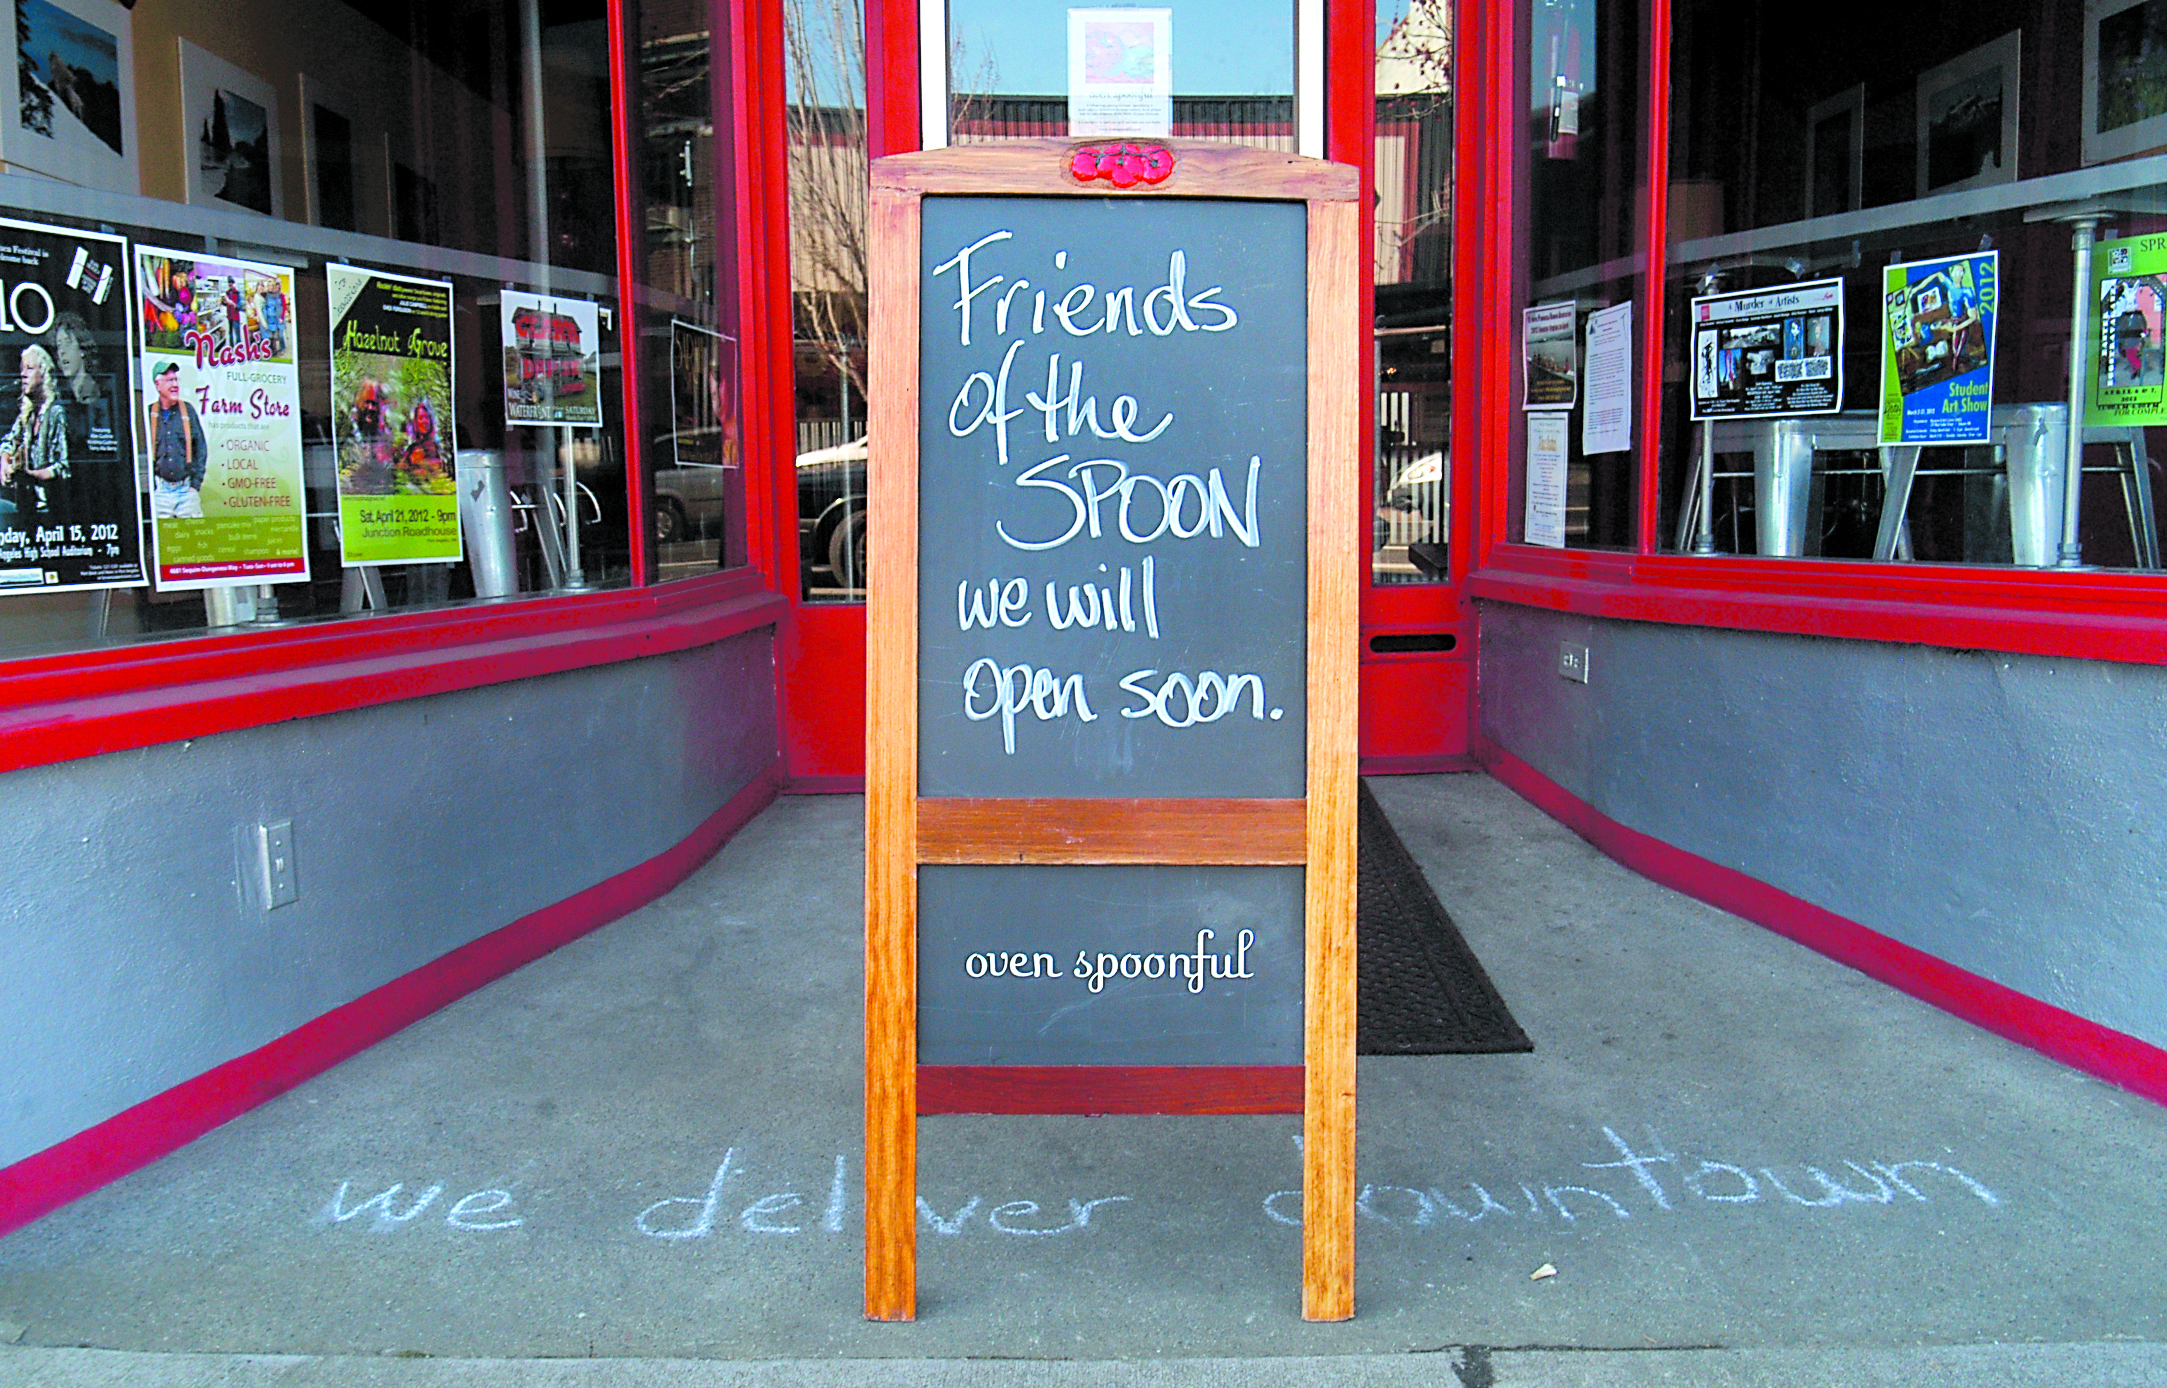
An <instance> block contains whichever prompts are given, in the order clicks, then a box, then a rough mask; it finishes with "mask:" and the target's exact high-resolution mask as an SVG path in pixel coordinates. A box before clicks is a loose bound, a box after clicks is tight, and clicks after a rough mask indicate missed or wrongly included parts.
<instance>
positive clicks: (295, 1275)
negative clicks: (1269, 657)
mask: <svg viewBox="0 0 2167 1388" xmlns="http://www.w3.org/2000/svg"><path fill="white" fill-rule="evenodd" d="M1374 785H1375V789H1376V791H1377V794H1378V798H1379V800H1380V801H1381V802H1382V803H1383V805H1384V807H1385V809H1386V810H1387V812H1388V813H1390V814H1391V815H1392V817H1393V819H1394V822H1395V823H1396V824H1397V825H1398V826H1399V828H1400V831H1401V833H1402V835H1403V837H1404V838H1405V839H1406V841H1407V844H1408V847H1409V848H1410V850H1411V851H1412V852H1413V853H1414V854H1415V856H1416V857H1417V859H1418V860H1420V861H1421V862H1422V863H1423V865H1424V867H1425V869H1426V870H1427V871H1428V872H1429V873H1430V876H1431V880H1432V881H1433V882H1434V883H1435V885H1436V886H1437V889H1438V892H1439V895H1440V896H1441V897H1442V898H1443V899H1444V901H1445V903H1446V905H1447V906H1448V907H1449V908H1450V909H1451V910H1452V912H1453V914H1454V916H1455V918H1456V919H1457V920H1458V921H1459V923H1460V925H1461V928H1462V929H1463V931H1464V932H1465V934H1466V936H1467V938H1468V942H1469V943H1470V944H1471V945H1472V946H1473V947H1474V949H1475V951H1476V952H1477V954H1479V955H1480V956H1481V958H1482V960H1483V962H1484V964H1485V966H1486V967H1487V968H1488V969H1489V970H1490V973H1491V975H1492V977H1493V978H1494V979H1495V980H1496V982H1497V984H1498V986H1499V988H1500V989H1501V991H1502V992H1503V993H1504V995H1505V998H1506V1000H1507V1002H1508V1003H1509V1004H1510V1005H1511V1006H1512V1008H1513V1010H1514V1013H1515V1015H1517V1016H1518V1018H1519V1020H1520V1022H1521V1023H1522V1025H1523V1026H1525V1027H1526V1029H1527V1031H1528V1033H1529V1035H1530V1036H1532V1037H1533V1038H1534V1041H1535V1046H1536V1049H1535V1052H1534V1054H1532V1055H1512V1056H1471V1057H1437V1058H1392V1059H1369V1060H1364V1061H1363V1063H1362V1072H1361V1083H1362V1099H1361V1124H1362V1148H1361V1162H1360V1169H1361V1175H1362V1180H1363V1182H1364V1195H1363V1200H1362V1205H1361V1213H1362V1215H1363V1218H1362V1221H1361V1225H1360V1245H1359V1274H1358V1279H1359V1280H1358V1307H1359V1314H1358V1316H1357V1318H1356V1319H1355V1320H1354V1321H1353V1322H1351V1323H1349V1324H1345V1325H1336V1326H1315V1325H1307V1324H1305V1323H1303V1322H1302V1321H1301V1319H1300V1318H1299V1315H1298V1311H1297V1296H1296V1292H1297V1280H1298V1275H1299V1247H1298V1239H1297V1235H1296V1229H1295V1225H1294V1221H1295V1220H1296V1219H1297V1218H1298V1216H1299V1205H1298V1199H1297V1197H1296V1196H1294V1195H1293V1194H1292V1190H1293V1188H1294V1187H1295V1186H1296V1185H1297V1184H1298V1181H1299V1168H1298V1152H1297V1150H1296V1147H1295V1138H1296V1136H1297V1133H1298V1122H1297V1120H1294V1119H1291V1118H1217V1119H1195V1118H1192V1119H1167V1118H1162V1119H1146V1118H1124V1119H1066V1118H1037V1119H1027V1118H939V1119H928V1120H926V1121H925V1122H924V1123H923V1124H922V1125H921V1136H920V1191H921V1195H922V1197H923V1204H922V1207H921V1223H920V1259H921V1270H920V1288H921V1293H920V1319H919V1320H918V1321H917V1322H916V1323H914V1324H911V1325H904V1326H882V1325H869V1324H867V1323H866V1322H864V1321H863V1320H862V1319H860V1318H859V1315H858V1305H859V1283H858V1279H859V1258H860V1243H859V1237H858V1198H857V1192H856V1184H857V1181H858V1179H859V1173H858V1170H857V1156H856V1153H857V1152H858V1150H859V1145H860V1129H859V1117H858V1112H859V1096H858V1083H859V1070H858V1066H859V1040H858V1037H859V1032H858V1003H859V987H860V982H859V971H858V957H859V931H860V921H859V915H858V912H859V874H860V862H861V847H860V845H861V834H860V828H859V820H860V816H861V815H862V802H860V801H858V800H856V799H788V800H785V801H782V802H780V803H779V804H777V805H776V806H775V807H774V808H772V809H771V810H769V811H768V812H767V813H766V814H764V815H763V816H761V817H760V818H759V819H758V820H757V821H756V822H755V823H754V824H753V825H752V826H750V827H749V828H748V829H747V830H746V831H745V832H744V833H743V834H741V835H740V836H739V837H738V838H737V839H736V840H735V841H733V842H732V843H731V844H730V845H728V846H727V847H726V848H725V849H724V850H723V851H722V852H721V853H720V854H718V855H717V856H716V858H715V859H714V860H713V861H712V862H710V863H709V864H708V865H707V866H706V867H704V868H702V869H701V871H700V872H699V873H698V874H696V875H695V876H694V877H693V878H692V879H691V880H690V881H689V882H687V883H686V884H685V885H684V886H682V887H680V888H679V889H678V890H677V891H676V892H673V893H672V894H671V895H670V896H669V897H667V898H665V899H664V900H662V901H659V902H656V903H655V904H653V905H652V906H649V907H647V908H645V909H644V910H641V911H638V912H635V913H634V914H632V915H630V916H628V917H626V918H625V919H623V920H621V921H618V922H616V923H615V924H613V925H611V926H609V927H607V928H605V929H603V930H600V931H597V932H595V933H594V934H593V935H590V936H588V937H586V938H585V939H582V940H580V941H577V942H575V943H574V944H572V945H570V946H568V947H566V948H565V949H563V950H560V951H558V952H557V953H556V954H554V955H552V956H550V957H549V958H547V959H545V960H542V961H540V962H538V963H536V964H534V965H532V966H530V967H528V968H526V969H523V970H521V971H520V972H519V973H517V974H515V975H513V976H512V977H510V978H507V979H504V980H502V981H500V982H499V983H497V984H495V985H493V986H491V987H490V988H487V989H485V990H483V991H482V992H480V993H477V994H475V995H474V996H472V997H469V998H467V999H464V1000H462V1001H461V1002H459V1003H458V1004H455V1005H454V1006H452V1007H449V1008H447V1009H445V1010H444V1011H443V1012H441V1013H439V1014H437V1015H436V1016H434V1017H432V1018H429V1019H427V1020H426V1021H424V1022H422V1023H420V1024H418V1025H416V1026H414V1027H412V1028H410V1029H408V1030H407V1031H406V1032H404V1033H402V1034H401V1035H399V1036H397V1037H395V1038H393V1039H392V1040H390V1041H388V1042H386V1043H384V1044H383V1045H381V1046H378V1047H376V1048H375V1049H374V1050H371V1051H370V1052H368V1053H367V1054H365V1055H362V1056H359V1057H357V1058H355V1059H354V1060H352V1061H350V1062H348V1063H347V1064H345V1065H343V1066H341V1067H339V1068H338V1069H337V1070H335V1071H333V1072H331V1073H330V1074H327V1075H324V1076H322V1077H320V1078H319V1079H317V1080H315V1081H313V1082H312V1083H310V1084H308V1085H305V1086H303V1087H301V1088H300V1089H297V1090H295V1091H294V1092H293V1093H291V1094H288V1095H286V1096H285V1097H283V1098H281V1099H279V1100H277V1101H276V1102H274V1103H271V1104H268V1105H266V1106H264V1107H263V1108H261V1109H258V1110H257V1111H255V1112H253V1113H251V1114H248V1115H246V1116H245V1117H243V1118H241V1119H238V1120H236V1121H235V1122H233V1123H230V1124H228V1125H226V1126H225V1127H224V1128H221V1129H220V1130H218V1131H217V1132H215V1133H212V1134H210V1135H209V1136H207V1137H205V1138H203V1139H202V1140H200V1141H198V1142H196V1143H194V1144H193V1145H191V1146H190V1147H188V1148H187V1149H186V1150H184V1151H182V1152H179V1153H176V1154H175V1155H174V1156H172V1157H170V1158H168V1159H166V1160H165V1161H162V1162H160V1163H158V1164H156V1165H155V1166H153V1167H151V1168H149V1169H147V1170H144V1171H142V1172H139V1173H137V1174H136V1175H134V1176H131V1177H129V1178H128V1179H126V1180H123V1181H121V1182H118V1183H116V1184H115V1185H113V1186H111V1187H108V1188H107V1189H105V1190H103V1191H100V1192H98V1193H97V1194H95V1195H92V1196H90V1197H88V1198H86V1199H84V1200H82V1201H79V1202H77V1203H76V1204H74V1205H72V1206H70V1207H69V1208H67V1209H65V1210H62V1211H60V1212H58V1213H56V1214H54V1215H52V1216H50V1217H48V1218H46V1219H44V1220H42V1221H40V1222H39V1223H37V1224H35V1225H32V1226H31V1227H29V1228H27V1229H24V1230H21V1231H19V1232H17V1233H16V1234H14V1235H11V1236H9V1237H8V1238H6V1239H0V1341H5V1340H7V1339H8V1338H10V1334H11V1331H19V1332H20V1333H19V1336H18V1337H17V1338H19V1341H20V1343H19V1345H17V1346H16V1347H13V1348H9V1347H7V1346H6V1345H4V1344H0V1384H14V1383H30V1382H34V1383H48V1382H49V1383H54V1384H69V1385H75V1384H92V1383H100V1384H102V1383H108V1382H110V1383H130V1384H133V1383H147V1384H176V1385H178V1384H190V1385H193V1384H197V1383H227V1382H231V1383H237V1384H256V1383H264V1384H270V1383H277V1384H282V1385H283V1384H310V1385H313V1384H318V1383H325V1384H328V1383H333V1382H336V1383H341V1384H346V1383H355V1384H377V1383H382V1384H386V1385H391V1384H399V1385H405V1384H413V1385H436V1384H453V1383H457V1384H462V1385H466V1384H472V1385H495V1384H499V1383H504V1384H511V1383H519V1384H558V1383H563V1384H574V1383H577V1384H587V1383H600V1382H609V1383H620V1382H621V1383H633V1384H642V1383H650V1382H652V1383H655V1384H708V1383H725V1382H727V1383H754V1384H763V1385H765V1384H773V1385H797V1384H806V1385H814V1384H829V1383H844V1382H847V1383H849V1384H851V1385H853V1388H884V1386H885V1385H888V1384H898V1385H900V1384H940V1385H946V1384H957V1385H964V1384H979V1383H988V1384H991V1383H1003V1384H1007V1383H1016V1384H1046V1385H1065V1384H1067V1383H1070V1382H1081V1381H1084V1376H1085V1375H1089V1381H1091V1382H1095V1383H1096V1382H1110V1383H1119V1384H1135V1385H1137V1388H1158V1385H1161V1384H1166V1385H1173V1384H1190V1383H1196V1384H1248V1383H1252V1382H1256V1383H1261V1382H1265V1381H1270V1382H1274V1383H1307V1382H1320V1383H1321V1382H1346V1381H1361V1382H1379V1383H1390V1384H1396V1383H1400V1382H1403V1381H1404V1382H1407V1383H1415V1382H1418V1381H1419V1382H1422V1383H1425V1384H1427V1383H1440V1382H1441V1383H1444V1384H1446V1385H1448V1388H1449V1386H1450V1385H1452V1384H1454V1382H1455V1380H1457V1382H1458V1383H1459V1384H1462V1385H1466V1388H1475V1385H1478V1384H1489V1385H1514V1384H1537V1383H1544V1384H1548V1383H1556V1384H1568V1385H1577V1384H1582V1383H1586V1384H1596V1383H1621V1384H1640V1383H1651V1384H1652V1383H1677V1384H1732V1383H1782V1384H1792V1383H1799V1384H1818V1383H1829V1384H1836V1383H1842V1384H1860V1383H1867V1384H1879V1383H1890V1384H1896V1383H1902V1384H1907V1385H1908V1384H1939V1383H1943V1382H1946V1383H1949V1384H1952V1385H1953V1384H1957V1383H1964V1384H1967V1385H1970V1384H1997V1383H2012V1384H2014V1383H2034V1382H2037V1383H2056V1384H2066V1383H2086V1384H2090V1383H2115V1384H2120V1383H2148V1384H2149V1383H2167V1352H2163V1348H2162V1347H2163V1345H2167V1237H2163V1235H2167V1181H2163V1178H2162V1176H2161V1174H2160V1173H2161V1167H2162V1161H2161V1158H2162V1155H2163V1154H2167V1111H2163V1110H2162V1109H2160V1108H2158V1107H2156V1106H2154V1105H2152V1104H2149V1103H2147V1102H2145V1101H2143V1100H2141V1099H2137V1098H2135V1097H2133V1096H2130V1095H2128V1094H2126V1093H2123V1092H2121V1091H2119V1090H2116V1089H2113V1088H2111V1087H2108V1086H2105V1085H2102V1084H2099V1083H2096V1082H2094V1081H2092V1080H2089V1079H2087V1078H2085V1077H2083V1076H2080V1075H2078V1074H2075V1073H2074V1072H2071V1071H2069V1070H2066V1069H2063V1068H2062V1067H2060V1066H2057V1065H2055V1064H2053V1063H2052V1062H2049V1061H2046V1060H2044V1059H2041V1058H2040V1057H2038V1056H2036V1055H2034V1054H2032V1053H2030V1052H2028V1051H2024V1050H2021V1049H2019V1048H2017V1047H2014V1046H2011V1045H2009V1044H2007V1043H2005V1042H2002V1041H2000V1040H1999V1039H1997V1038H1995V1037H1993V1036H1990V1035H1987V1034H1986V1033H1983V1032H1980V1031H1978V1030H1976V1029H1974V1028H1971V1027H1969V1026H1967V1025H1965V1024H1963V1023H1961V1022H1958V1021H1955V1020H1953V1019H1951V1018H1949V1017H1947V1016H1945V1015H1944V1014H1941V1013H1939V1012H1936V1011H1934V1010H1933V1009H1931V1008H1928V1007H1925V1006H1924V1005H1922V1004H1919V1003H1916V1002H1913V1001H1912V1000H1910V999H1908V998H1906V997H1903V996H1901V995H1899V994H1897V993H1894V992H1892V991H1890V990H1889V989H1887V988H1884V987H1882V986H1881V985H1879V984H1876V983H1874V982H1872V981H1870V980H1868V979H1866V978H1864V977H1862V976H1860V975H1858V974H1855V973H1852V972H1850V971H1849V970H1847V969H1844V968H1841V967H1840V966H1837V965H1835V964H1832V963H1830V962H1828V961H1827V960H1824V959H1822V958H1820V957H1819V956H1817V955H1814V954H1811V953H1809V952H1807V951H1805V950H1803V949H1800V948H1798V947H1797V946H1794V945H1792V944H1790V943H1789V942H1787V941H1784V940H1782V939H1780V938H1778V937H1776V936H1774V935H1771V934H1769V933H1768V932H1766V931H1763V930H1761V929H1759V928H1757V927H1755V926H1752V925H1749V924H1746V923H1744V922H1742V921H1739V920H1737V919H1735V918H1733V917H1729V916H1726V915H1723V914H1722V913H1720V912H1717V911H1713V910H1711V909H1708V908H1706V907H1703V906H1700V905H1698V904H1697V903H1694V902H1691V901H1688V900H1686V899H1684V898H1681V897H1679V896H1677V895H1675V894H1673V893H1670V892H1667V891H1664V890H1663V889H1661V888H1658V887H1655V886H1653V885H1651V884H1649V883H1647V882H1645V881H1643V880H1641V879H1639V878H1637V877H1634V876H1633V875H1632V874H1630V873H1628V872H1626V871H1624V870H1623V869H1621V868H1619V867H1617V866H1616V865H1615V864H1612V863H1611V862H1609V861H1608V860H1607V859H1604V858H1603V857H1601V856H1600V855H1599V854H1597V853H1595V852H1594V850H1593V849H1591V848H1589V847H1588V846H1587V845H1585V844H1583V843H1582V842H1581V841H1580V840H1578V839H1576V838H1574V837H1573V836H1572V835H1570V834H1569V833H1567V832H1566V831H1565V830H1563V829H1562V828H1560V827H1558V826H1557V825H1556V824H1554V823H1552V822H1551V821H1550V820H1548V819H1546V818H1545V817H1543V816H1542V815H1541V814H1539V813H1538V812H1536V811H1535V810H1533V809H1532V808H1530V807H1528V806H1527V805H1525V804H1524V803H1522V802H1521V801H1519V800H1518V799H1517V798H1515V797H1514V796H1513V795H1511V794H1510V793H1509V792H1508V791H1506V790H1504V789H1503V788H1502V787H1500V786H1498V785H1497V784H1495V783H1494V782H1491V781H1489V780H1487V779H1485V778H1482V777H1479V776H1456V777H1430V778H1419V779H1406V780H1381V781H1378V782H1376V783H1374ZM1545 1263H1548V1264H1551V1265H1554V1266H1555V1267H1556V1269H1557V1275H1556V1276H1555V1277H1551V1278H1546V1279H1544V1280H1541V1281H1533V1280H1530V1276H1529V1274H1530V1273H1531V1272H1533V1271H1534V1270H1535V1269H1536V1268H1538V1267H1540V1266H1541V1265H1543V1264H1545ZM72 1346H84V1347H89V1348H88V1349H87V1350H82V1349H74V1350H71V1349H68V1348H66V1347H72ZM1486 1346H1487V1347H1510V1348H1483V1347H1486ZM111 1351H124V1352H132V1353H123V1354H119V1355H115V1354H113V1353H110V1352H111ZM1350 1355H1352V1356H1361V1359H1360V1361H1359V1363H1357V1362H1355V1361H1350V1360H1347V1359H1345V1358H1338V1359H1337V1360H1336V1362H1332V1361H1333V1359H1334V1357H1342V1356H1350ZM204 1356H209V1357H204ZM229 1356H285V1357H274V1358H268V1359H266V1358H246V1357H239V1358H237V1357H229ZM588 1356H595V1357H597V1358H600V1359H605V1360H609V1361H613V1362H611V1363H608V1364H604V1365H589V1364H586V1363H584V1362H582V1361H585V1360H586V1359H587V1358H588ZM1263 1358H1270V1359H1271V1360H1272V1361H1273V1362H1269V1363H1262V1364H1259V1363H1254V1362H1243V1361H1255V1360H1258V1359H1263ZM882 1359H892V1360H907V1361H910V1362H908V1363H895V1364H888V1365H880V1364H869V1363H867V1362H865V1361H868V1360H882ZM749 1361H763V1362H760V1363H753V1362H749ZM1108 1361H1143V1362H1137V1363H1118V1362H1108Z"/></svg>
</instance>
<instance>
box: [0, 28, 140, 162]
mask: <svg viewBox="0 0 2167 1388" xmlns="http://www.w3.org/2000/svg"><path fill="white" fill-rule="evenodd" d="M6 4H7V7H8V8H9V9H11V10H13V11H14V16H15V61H14V62H12V63H0V159H4V160H5V161H6V162H7V163H8V164H9V165H11V166H14V167H19V168H24V169H29V170H31V171H33V172H36V173H41V174H45V175H47V176H48V177H51V178H58V179H61V180H63V181H65V182H68V183H74V184H79V185H81V186H83V187H86V188H104V189H107V190H109V191H111V192H115V193H130V194H133V193H137V192H140V191H142V189H141V184H140V180H139V167H140V162H141V153H140V151H139V150H138V149H137V148H136V126H135V43H134V38H133V35H134V29H133V26H132V23H131V17H130V15H129V9H130V7H129V6H125V5H122V4H119V3H116V0H6Z"/></svg>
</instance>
